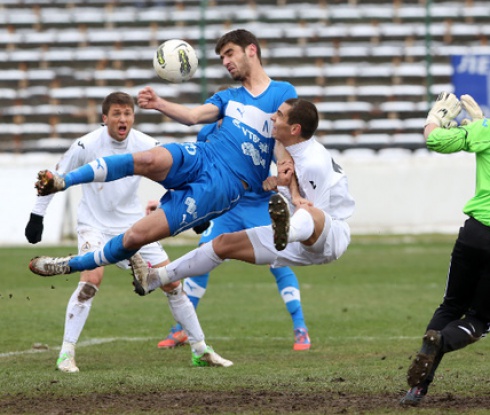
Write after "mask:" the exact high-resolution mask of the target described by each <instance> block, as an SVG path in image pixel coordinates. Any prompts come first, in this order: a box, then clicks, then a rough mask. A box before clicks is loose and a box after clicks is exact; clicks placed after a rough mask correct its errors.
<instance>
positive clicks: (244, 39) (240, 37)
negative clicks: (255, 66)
mask: <svg viewBox="0 0 490 415" xmlns="http://www.w3.org/2000/svg"><path fill="white" fill-rule="evenodd" d="M230 42H231V43H234V44H235V45H238V46H240V47H241V48H242V49H243V50H245V48H246V47H247V46H249V45H255V47H256V48H257V56H258V58H259V61H260V63H262V56H261V55H262V52H261V50H260V45H259V41H258V40H257V38H256V37H255V35H254V34H253V33H251V32H249V31H248V30H245V29H237V30H232V31H231V32H228V33H225V34H224V35H223V36H221V37H220V38H219V39H218V42H217V43H216V47H215V48H214V51H215V52H216V54H217V55H219V54H220V52H221V49H223V46H225V45H226V44H227V43H230Z"/></svg>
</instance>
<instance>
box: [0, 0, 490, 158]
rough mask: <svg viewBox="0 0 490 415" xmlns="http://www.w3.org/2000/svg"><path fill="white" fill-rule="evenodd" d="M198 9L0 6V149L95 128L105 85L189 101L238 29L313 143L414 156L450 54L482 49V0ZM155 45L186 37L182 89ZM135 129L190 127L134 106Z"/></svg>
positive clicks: (214, 83) (489, 12)
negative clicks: (300, 101)
mask: <svg viewBox="0 0 490 415" xmlns="http://www.w3.org/2000/svg"><path fill="white" fill-rule="evenodd" d="M201 3H202V2H201V1H200V0H186V1H178V0H175V1H174V0H165V1H158V0H153V1H142V0H141V1H137V0H113V1H110V2H107V1H102V0H89V1H82V0H42V1H36V2H33V1H29V0H24V1H22V2H19V1H14V0H4V1H2V3H1V5H0V46H1V48H0V59H1V60H2V69H1V70H0V114H1V116H2V126H3V127H4V128H2V129H0V150H3V151H31V150H32V149H37V148H38V146H37V145H33V143H32V140H36V141H37V142H39V143H44V144H43V145H45V143H46V142H49V141H46V140H40V139H42V138H46V139H48V138H49V139H51V140H53V141H52V143H56V145H55V146H49V147H50V149H51V150H53V148H55V149H56V148H58V147H59V151H63V150H64V149H65V148H66V147H65V148H63V146H66V143H67V142H69V140H68V141H67V140H63V139H72V138H75V137H78V136H79V135H81V134H83V133H85V132H88V131H90V129H91V128H93V126H94V125H96V124H97V122H99V120H100V101H101V99H102V98H103V97H104V96H105V95H106V94H107V93H108V92H110V91H114V90H125V91H128V92H130V93H132V94H133V95H136V93H137V91H138V89H139V88H141V87H142V86H144V85H147V84H149V85H152V86H154V87H155V88H157V90H158V92H159V93H160V94H161V95H162V96H166V97H168V98H169V99H171V100H175V101H178V102H181V103H184V104H188V105H192V104H195V103H198V102H202V100H203V97H207V96H209V95H210V94H211V93H212V92H214V91H215V90H216V89H217V88H218V87H219V86H220V85H223V84H226V85H228V84H232V82H231V80H230V79H229V77H228V75H227V73H226V71H224V70H223V68H222V67H221V66H220V62H219V59H218V58H217V56H216V55H215V53H214V44H215V41H216V38H217V37H219V36H220V35H221V34H223V33H225V32H226V31H228V30H231V29H234V28H238V27H244V28H247V29H249V30H251V31H252V32H254V33H256V34H257V36H258V37H259V38H260V39H261V42H262V48H263V63H264V66H265V67H266V69H267V71H268V73H269V74H270V75H271V76H272V77H274V78H275V79H284V80H288V81H291V82H292V83H293V84H294V85H295V86H297V89H298V93H299V95H300V96H303V97H305V98H308V99H311V100H313V101H314V102H315V103H316V104H317V105H318V109H319V111H320V114H321V117H322V120H321V123H320V126H319V130H318V137H319V139H320V140H321V141H322V142H323V143H324V144H325V145H327V146H329V147H331V148H334V149H337V150H342V151H344V150H347V149H361V148H366V149H371V150H377V151H379V150H380V149H387V148H405V149H410V150H415V149H417V148H422V147H423V146H424V143H423V138H422V136H421V130H422V126H423V120H424V118H425V115H426V112H427V109H428V105H429V101H431V100H432V99H433V98H434V96H435V95H436V94H437V93H438V92H439V91H441V90H452V85H451V76H452V67H451V63H450V57H451V55H452V54H455V53H467V52H469V51H471V52H475V53H489V52H490V47H489V46H488V45H487V43H488V38H489V36H490V29H489V27H490V26H489V25H488V23H489V17H488V16H490V4H489V2H487V1H484V0H480V1H478V0H466V1H444V0H442V1H441V0H433V1H432V2H431V4H432V6H431V8H430V9H428V8H427V7H426V5H425V3H424V2H422V1H419V0H397V1H388V0H370V1H369V2H364V1H359V0H336V1H332V2H327V1H325V0H310V1H299V0H264V1H260V2H257V1H253V0H233V1H232V0H220V1H217V0H214V1H213V0H210V1H208V2H207V3H208V5H207V8H206V9H205V10H202V9H201ZM428 10H429V12H430V25H427V24H426V13H427V11H428ZM203 16H204V18H205V22H203V21H202V18H203ZM203 34H204V42H200V38H201V36H202V35H203ZM427 34H430V37H431V40H432V44H431V49H430V57H431V61H432V64H431V66H430V68H429V71H430V73H429V74H430V75H431V79H432V83H431V84H430V85H429V82H428V69H427V64H426V57H427V54H428V53H429V52H428V49H427V44H426V40H427ZM169 38H184V39H187V40H188V41H190V42H191V43H192V44H193V45H194V46H195V47H196V49H197V50H198V52H199V56H200V60H201V62H200V67H199V70H198V71H197V73H196V75H195V76H194V79H192V80H191V81H189V82H188V83H186V84H183V85H170V84H167V83H164V82H163V81H161V80H159V79H158V78H157V77H156V75H155V73H154V71H153V69H152V63H151V60H152V56H153V52H154V50H155V48H156V46H157V45H158V44H159V43H161V42H163V41H164V40H166V39H169ZM201 76H203V77H205V78H206V80H205V81H204V80H202V79H201ZM203 88H205V90H204V91H203ZM137 122H138V124H137V126H136V127H138V128H141V129H142V130H143V131H146V132H148V133H150V134H152V135H154V136H155V137H157V138H159V139H161V140H170V139H177V140H183V139H189V137H192V136H193V134H194V133H195V131H197V129H196V128H189V127H184V128H183V127H182V126H178V125H177V124H176V123H174V122H172V120H169V119H167V118H166V117H163V116H162V115H161V114H159V113H157V112H150V111H142V110H139V109H138V110H137ZM56 146H58V147H56ZM386 154H389V152H387V153H386Z"/></svg>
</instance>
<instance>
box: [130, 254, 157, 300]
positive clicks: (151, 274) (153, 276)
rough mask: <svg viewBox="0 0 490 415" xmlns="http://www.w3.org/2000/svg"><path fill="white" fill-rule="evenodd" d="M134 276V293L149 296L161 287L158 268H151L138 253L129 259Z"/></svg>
mask: <svg viewBox="0 0 490 415" xmlns="http://www.w3.org/2000/svg"><path fill="white" fill-rule="evenodd" d="M129 264H130V265H131V272H132V274H133V286H134V292H135V293H136V294H138V295H141V296H143V295H148V294H150V293H151V292H152V291H155V289H157V288H158V287H159V286H160V278H159V276H158V271H156V268H151V267H149V266H148V264H147V263H146V262H145V260H144V259H143V257H142V256H141V254H139V253H136V254H134V255H133V256H132V257H131V258H130V259H129Z"/></svg>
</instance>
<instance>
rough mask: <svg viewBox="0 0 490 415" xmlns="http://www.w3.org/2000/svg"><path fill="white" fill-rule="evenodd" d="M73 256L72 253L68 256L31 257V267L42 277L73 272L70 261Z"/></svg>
mask: <svg viewBox="0 0 490 415" xmlns="http://www.w3.org/2000/svg"><path fill="white" fill-rule="evenodd" d="M72 258H73V256H72V255H70V256H66V257H50V256H38V257H35V258H32V259H31V262H29V269H30V270H31V271H32V272H33V273H34V274H37V275H40V276H41V277H51V276H53V275H63V274H71V272H72V271H71V268H70V266H69V265H68V262H69V261H70V259H72Z"/></svg>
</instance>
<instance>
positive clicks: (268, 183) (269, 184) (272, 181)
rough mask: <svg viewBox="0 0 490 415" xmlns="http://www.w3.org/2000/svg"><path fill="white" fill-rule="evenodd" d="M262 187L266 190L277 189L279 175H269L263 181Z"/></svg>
mask: <svg viewBox="0 0 490 415" xmlns="http://www.w3.org/2000/svg"><path fill="white" fill-rule="evenodd" d="M262 189H264V190H265V191H266V192H270V191H273V190H277V177H276V176H269V177H267V179H265V180H264V181H263V182H262Z"/></svg>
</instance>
